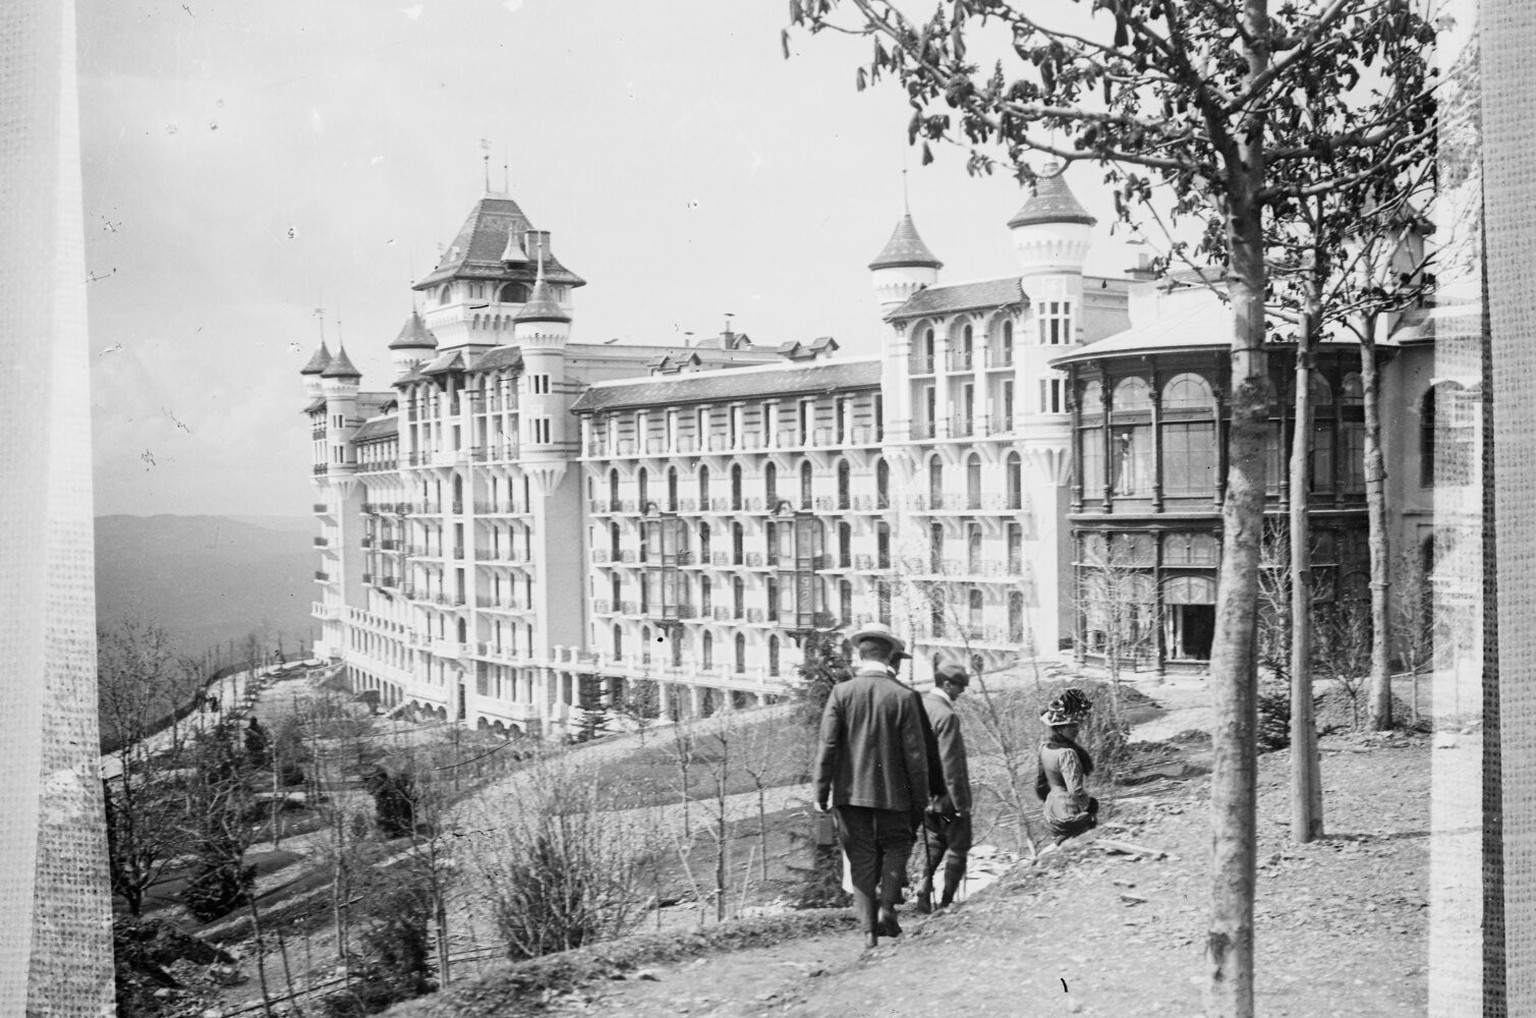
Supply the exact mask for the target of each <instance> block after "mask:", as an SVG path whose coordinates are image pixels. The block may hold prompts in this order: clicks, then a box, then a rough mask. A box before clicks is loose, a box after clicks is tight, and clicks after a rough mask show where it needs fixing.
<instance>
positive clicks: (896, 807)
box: [815, 624, 928, 946]
mask: <svg viewBox="0 0 1536 1018" xmlns="http://www.w3.org/2000/svg"><path fill="white" fill-rule="evenodd" d="M851 642H852V644H853V647H854V653H855V655H856V658H857V662H856V670H855V672H854V675H853V678H851V679H849V680H848V681H846V682H840V683H838V684H837V685H836V686H834V687H833V688H832V694H831V695H830V696H829V697H828V698H827V707H826V711H825V713H823V714H822V717H821V743H820V746H819V747H818V749H817V753H816V769H815V774H816V785H815V788H816V808H817V809H818V810H821V811H823V812H824V811H826V810H827V809H829V808H834V809H836V810H837V818H838V827H839V828H840V829H841V832H842V838H843V851H844V852H846V853H847V856H848V868H849V872H850V877H851V879H852V883H853V887H854V891H853V904H854V910H855V913H856V914H857V915H858V917H859V921H860V924H861V925H862V926H863V929H864V933H865V937H866V942H867V943H868V944H869V945H870V946H874V945H875V944H877V943H878V942H879V937H880V935H881V934H884V935H885V936H888V937H893V936H897V935H898V934H900V933H901V927H900V926H898V925H897V923H896V910H895V905H896V901H897V898H898V897H899V896H900V894H901V883H902V878H903V877H904V876H905V873H906V866H907V857H908V856H909V855H910V854H911V853H912V845H913V842H914V841H916V832H917V825H918V823H919V822H920V821H921V818H922V813H923V809H924V807H925V806H926V804H927V794H926V793H927V791H928V755H927V751H926V748H925V746H924V744H923V725H922V720H921V715H922V706H921V704H920V703H919V701H918V698H917V696H916V695H915V694H914V693H913V692H912V690H910V689H908V688H907V687H906V686H904V685H902V683H901V682H900V681H898V680H897V679H896V678H895V677H894V676H893V675H892V673H891V668H890V664H891V659H892V657H893V656H894V655H896V654H898V653H904V652H905V651H906V645H905V644H904V643H903V642H902V641H901V640H900V639H899V638H898V637H897V636H896V634H895V633H893V632H891V630H890V628H889V627H887V626H882V625H878V624H876V625H869V626H865V627H863V628H861V629H859V630H857V631H856V632H854V633H853V635H852V637H851Z"/></svg>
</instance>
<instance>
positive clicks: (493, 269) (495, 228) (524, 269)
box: [415, 195, 586, 290]
mask: <svg viewBox="0 0 1536 1018" xmlns="http://www.w3.org/2000/svg"><path fill="white" fill-rule="evenodd" d="M532 229H533V224H532V223H530V222H529V221H528V217H527V216H526V215H524V214H523V210H522V209H520V208H518V206H517V202H515V201H513V200H512V199H511V198H498V197H492V196H490V195H487V196H486V197H484V198H481V199H480V200H479V201H478V202H476V203H475V207H474V208H473V209H471V210H470V212H469V217H468V218H467V219H465V220H464V225H463V226H461V227H459V232H458V233H457V234H455V235H454V238H453V241H452V242H451V243H450V244H449V245H448V247H447V248H445V249H444V251H443V257H442V258H441V259H440V260H439V261H438V263H437V266H436V267H435V268H434V269H433V270H432V271H431V272H430V273H428V274H427V276H426V278H425V279H422V280H421V281H420V282H418V283H416V284H415V289H417V290H427V289H430V288H432V287H434V286H436V285H437V284H439V283H442V282H444V281H445V280H448V279H453V278H455V277H463V278H466V279H496V280H514V279H515V280H522V281H524V282H532V281H533V275H534V267H533V265H532V264H530V263H528V262H527V261H524V262H520V263H517V264H516V265H513V266H509V265H507V264H504V263H503V261H502V257H501V256H502V254H503V253H504V252H505V251H506V250H507V242H508V238H509V236H517V237H521V236H522V235H524V234H526V233H528V232H529V231H530V230H532ZM514 246H515V245H514ZM544 274H545V276H547V277H548V278H549V280H550V282H552V283H562V284H564V285H566V286H582V285H584V284H585V283H586V280H584V279H582V278H581V277H580V276H578V275H576V274H575V273H574V272H572V271H571V270H570V269H567V268H566V267H565V266H564V265H561V264H560V261H559V259H557V258H556V257H555V256H554V255H553V254H552V253H550V252H549V251H545V252H544Z"/></svg>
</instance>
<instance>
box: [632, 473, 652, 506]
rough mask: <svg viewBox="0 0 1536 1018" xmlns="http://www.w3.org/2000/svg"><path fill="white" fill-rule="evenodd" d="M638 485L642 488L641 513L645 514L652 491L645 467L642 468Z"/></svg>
mask: <svg viewBox="0 0 1536 1018" xmlns="http://www.w3.org/2000/svg"><path fill="white" fill-rule="evenodd" d="M636 483H637V484H638V485H639V488H640V511H641V512H645V506H646V503H648V502H649V501H650V491H651V489H650V475H649V474H647V473H646V471H645V468H644V467H641V468H640V473H639V475H638V480H637V482H636Z"/></svg>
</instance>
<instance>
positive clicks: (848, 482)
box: [837, 460, 853, 509]
mask: <svg viewBox="0 0 1536 1018" xmlns="http://www.w3.org/2000/svg"><path fill="white" fill-rule="evenodd" d="M852 487H853V468H852V467H850V466H849V465H848V461H847V460H838V461H837V507H838V508H839V509H849V508H852V506H853V494H852V490H851V489H852Z"/></svg>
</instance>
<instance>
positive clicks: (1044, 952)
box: [507, 737, 1431, 1018]
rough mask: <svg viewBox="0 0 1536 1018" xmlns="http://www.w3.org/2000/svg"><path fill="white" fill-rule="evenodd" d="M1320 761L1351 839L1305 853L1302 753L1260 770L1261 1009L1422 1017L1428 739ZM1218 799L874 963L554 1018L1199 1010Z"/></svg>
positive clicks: (890, 947)
mask: <svg viewBox="0 0 1536 1018" xmlns="http://www.w3.org/2000/svg"><path fill="white" fill-rule="evenodd" d="M1323 750H1324V754H1325V761H1324V775H1325V778H1324V780H1325V787H1326V797H1327V808H1328V816H1329V823H1330V827H1331V829H1332V830H1334V831H1336V832H1337V833H1335V834H1332V835H1330V836H1329V837H1327V838H1325V839H1323V840H1322V841H1320V842H1317V843H1315V844H1312V845H1308V846H1302V847H1297V846H1291V845H1289V844H1287V843H1286V842H1285V840H1284V836H1285V826H1284V822H1285V820H1286V817H1287V815H1288V814H1287V804H1286V798H1285V797H1286V790H1287V775H1286V768H1287V766H1288V758H1287V754H1286V753H1283V752H1282V753H1275V754H1270V755H1267V756H1265V757H1263V758H1262V759H1261V771H1260V797H1261V804H1260V811H1259V816H1260V821H1259V822H1260V846H1259V861H1260V869H1259V875H1260V883H1259V894H1258V905H1257V915H1258V941H1259V957H1260V959H1261V960H1260V967H1259V972H1258V988H1257V993H1258V1002H1259V1009H1260V1011H1261V1012H1262V1013H1263V1014H1265V1015H1272V1016H1280V1015H1285V1016H1295V1018H1303V1016H1304V1018H1325V1016H1334V1015H1338V1016H1349V1018H1369V1016H1378V1015H1379V1016H1383V1018H1385V1016H1388V1015H1394V1016H1395V1015H1403V1014H1422V1013H1424V1012H1425V1010H1426V1008H1427V1004H1428V989H1427V975H1426V967H1427V954H1426V951H1427V941H1426V934H1427V912H1428V909H1427V904H1428V901H1427V897H1428V831H1429V796H1428V791H1429V779H1430V773H1429V772H1430V767H1429V762H1430V752H1431V751H1430V749H1429V739H1428V738H1427V737H1414V738H1397V739H1392V740H1388V741H1387V742H1385V743H1368V742H1366V741H1364V740H1360V739H1356V738H1332V737H1329V738H1325V739H1324V740H1323ZM1208 793H1209V789H1208V782H1207V781H1206V780H1204V779H1197V780H1192V781H1187V782H1184V783H1181V784H1177V785H1174V786H1170V787H1168V788H1167V789H1166V791H1165V792H1164V793H1163V794H1160V795H1157V796H1155V797H1148V798H1145V799H1141V800H1138V801H1137V802H1135V803H1133V804H1131V805H1129V806H1127V808H1126V809H1125V811H1124V812H1123V813H1122V815H1121V816H1120V817H1119V818H1118V819H1119V822H1121V823H1123V824H1125V825H1126V826H1127V830H1126V831H1124V832H1123V833H1122V834H1121V836H1122V837H1124V838H1125V839H1126V840H1130V841H1133V842H1137V843H1140V844H1146V845H1152V846H1156V847H1158V848H1162V849H1165V850H1167V851H1168V852H1169V853H1170V855H1168V856H1167V857H1165V858H1163V859H1160V860H1156V861H1152V860H1146V861H1136V859H1135V858H1133V857H1127V856H1124V855H1110V854H1107V853H1106V852H1104V851H1102V850H1101V849H1099V848H1098V847H1096V845H1095V843H1094V842H1092V841H1088V840H1084V841H1082V842H1080V843H1078V844H1075V845H1073V846H1071V847H1070V848H1068V849H1066V850H1063V851H1061V852H1058V853H1055V854H1053V855H1049V856H1047V857H1046V859H1045V862H1044V864H1043V865H1028V864H1024V865H1021V866H1020V867H1018V868H1016V869H1015V870H1014V871H1013V872H1011V873H1010V874H1008V875H1007V876H1005V877H1004V878H1003V879H1002V880H1001V881H1000V882H999V883H998V884H997V885H996V886H995V887H994V888H992V889H991V890H990V891H988V892H986V893H984V894H981V895H978V896H977V897H975V898H974V899H972V900H971V901H969V902H967V903H965V904H964V905H962V906H960V907H957V908H955V909H953V910H951V911H950V912H948V913H947V914H939V915H935V916H933V917H931V918H927V919H923V918H921V917H917V916H915V915H911V914H909V913H904V914H903V917H902V921H903V923H904V925H905V926H906V927H907V931H906V934H905V935H904V936H903V937H901V938H900V939H899V940H896V941H886V942H883V943H882V946H881V947H880V948H878V949H875V950H873V951H864V950H862V948H861V947H860V945H859V940H858V937H857V935H856V934H852V933H845V934H838V935H820V936H814V937H808V938H805V939H801V940H793V941H789V942H785V943H781V944H777V945H774V946H770V947H760V948H752V949H749V950H743V951H738V952H734V953H728V954H719V955H713V956H710V957H707V958H704V959H700V960H696V961H689V962H684V963H681V964H673V965H667V966H658V967H656V968H654V969H651V970H647V971H643V975H644V978H636V974H634V973H631V974H630V977H629V978H625V979H622V980H616V979H609V980H605V981H603V982H601V983H600V984H596V985H592V986H589V987H587V988H585V989H584V990H582V991H580V992H579V993H577V994H574V995H570V996H567V997H565V998H561V999H560V1000H558V1001H555V1002H553V1006H552V1007H551V1008H550V1010H549V1011H548V1012H547V1013H549V1014H551V1015H554V1016H576V1015H625V1016H634V1018H652V1016H654V1018H661V1016H663V1015H668V1016H670V1015H679V1014H682V1015H690V1016H703V1015H711V1016H722V1018H724V1016H762V1015H770V1014H772V1015H793V1016H803V1018H834V1016H837V1018H841V1016H865V1018H875V1016H881V1018H884V1016H888V1015H890V1016H907V1015H924V1014H934V1013H941V1012H945V1011H949V1010H953V1009H955V1008H956V1006H957V1004H961V1003H963V1009H964V1010H965V1012H966V1013H968V1014H972V1015H1024V1016H1041V1018H1046V1016H1054V1015H1058V1014H1085V1015H1102V1016H1106V1018H1108V1016H1114V1018H1124V1016H1146V1015H1161V1014H1167V1015H1178V1016H1192V1015H1197V1014H1199V1013H1200V1012H1201V1002H1200V998H1199V986H1200V984H1201V983H1202V982H1203V969H1202V964H1201V950H1200V944H1201V940H1202V938H1203V937H1204V932H1205V930H1204V927H1205V921H1206V904H1205V902H1206V897H1205V896H1206V882H1205V877H1204V872H1203V865H1204V856H1205V849H1206V838H1207V836H1208V835H1207V822H1206V813H1205V803H1206V801H1207V796H1208ZM507 1013H514V1012H507Z"/></svg>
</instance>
